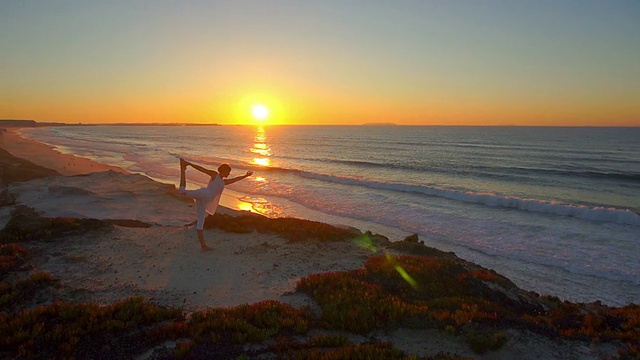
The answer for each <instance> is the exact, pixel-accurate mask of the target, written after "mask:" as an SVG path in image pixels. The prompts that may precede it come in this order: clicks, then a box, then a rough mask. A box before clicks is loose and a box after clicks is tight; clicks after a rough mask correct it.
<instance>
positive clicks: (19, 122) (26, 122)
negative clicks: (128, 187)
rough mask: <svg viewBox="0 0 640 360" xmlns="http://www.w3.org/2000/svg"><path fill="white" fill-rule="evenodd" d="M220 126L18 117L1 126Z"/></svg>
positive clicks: (0, 120)
mask: <svg viewBox="0 0 640 360" xmlns="http://www.w3.org/2000/svg"><path fill="white" fill-rule="evenodd" d="M100 125H113V126H220V124H203V123H99V124H84V123H74V124H69V123H59V122H38V121H35V120H17V119H0V127H3V126H4V127H39V126H100Z"/></svg>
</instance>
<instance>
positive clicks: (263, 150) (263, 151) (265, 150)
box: [250, 126, 271, 166]
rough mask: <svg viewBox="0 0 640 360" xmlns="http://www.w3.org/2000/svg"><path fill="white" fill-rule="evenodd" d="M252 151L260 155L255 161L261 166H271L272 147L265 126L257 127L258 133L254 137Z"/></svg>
mask: <svg viewBox="0 0 640 360" xmlns="http://www.w3.org/2000/svg"><path fill="white" fill-rule="evenodd" d="M250 151H251V152H252V153H254V154H256V155H258V156H256V157H255V158H253V163H254V164H255V165H259V166H269V165H270V164H271V162H270V161H269V156H271V148H270V147H269V144H268V143H267V135H266V133H265V128H264V126H259V127H258V128H257V129H256V135H255V136H254V138H253V147H252V148H251V149H250Z"/></svg>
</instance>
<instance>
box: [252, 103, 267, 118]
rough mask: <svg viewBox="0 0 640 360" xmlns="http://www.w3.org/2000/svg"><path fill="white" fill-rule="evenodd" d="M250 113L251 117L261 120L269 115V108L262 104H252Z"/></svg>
mask: <svg viewBox="0 0 640 360" xmlns="http://www.w3.org/2000/svg"><path fill="white" fill-rule="evenodd" d="M251 114H252V115H253V118H254V119H256V120H258V121H263V120H265V119H266V118H268V117H269V109H268V108H267V107H266V106H264V105H260V104H258V105H253V106H252V107H251Z"/></svg>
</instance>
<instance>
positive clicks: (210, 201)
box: [179, 158, 253, 251]
mask: <svg viewBox="0 0 640 360" xmlns="http://www.w3.org/2000/svg"><path fill="white" fill-rule="evenodd" d="M187 166H191V167H192V168H194V169H196V170H198V171H200V172H203V173H205V174H207V175H209V176H210V177H211V179H209V184H208V185H207V187H203V188H200V189H197V190H187V189H186V186H187V178H186V171H187ZM230 173H231V166H229V164H222V165H220V166H219V167H218V171H217V172H216V171H214V170H209V169H205V168H203V167H202V166H200V165H196V164H193V163H190V162H188V161H186V160H184V159H182V158H180V188H179V192H180V194H182V195H187V196H189V197H191V198H193V199H194V200H195V203H196V230H197V232H198V240H199V241H200V247H201V248H202V251H209V250H213V249H211V248H210V247H209V246H207V243H205V241H204V232H203V228H204V218H205V216H206V213H209V214H211V215H213V214H215V213H216V209H217V208H218V202H219V201H220V196H222V190H224V187H225V185H229V184H233V183H234V182H236V181H239V180H242V179H245V178H247V177H249V176H251V175H252V174H253V172H252V171H247V173H246V174H245V175H243V176H238V177H235V178H232V179H224V178H226V177H228V176H229V174H230Z"/></svg>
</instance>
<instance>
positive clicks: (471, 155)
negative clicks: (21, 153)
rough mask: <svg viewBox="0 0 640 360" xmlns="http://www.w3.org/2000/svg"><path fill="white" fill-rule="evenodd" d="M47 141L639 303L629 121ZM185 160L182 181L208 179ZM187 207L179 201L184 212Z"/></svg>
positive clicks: (72, 130) (637, 159)
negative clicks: (219, 180) (221, 172)
mask: <svg viewBox="0 0 640 360" xmlns="http://www.w3.org/2000/svg"><path fill="white" fill-rule="evenodd" d="M20 133H21V134H22V135H23V136H24V137H27V138H31V139H34V140H37V141H40V142H44V143H47V144H50V145H52V146H54V147H56V148H57V149H58V150H59V151H61V152H64V153H70V154H74V155H78V156H83V157H87V158H91V159H94V160H96V161H98V162H101V163H106V164H110V165H115V166H119V167H122V168H124V169H126V170H128V171H130V172H135V173H141V174H144V175H147V176H149V177H151V178H153V179H155V180H157V181H161V182H165V183H171V184H175V185H177V184H178V179H179V165H178V159H177V156H184V157H186V158H187V159H189V160H191V161H193V162H196V163H199V164H201V165H203V166H205V167H210V168H214V169H215V168H217V166H218V165H219V164H220V163H223V162H226V163H229V164H230V165H231V166H232V168H233V171H232V173H231V177H234V176H238V175H242V174H244V173H245V172H246V171H247V170H253V171H254V176H252V177H250V178H248V179H247V180H244V181H240V182H237V183H235V184H233V185H230V186H228V187H227V189H226V190H225V197H224V198H223V205H226V206H231V207H235V208H239V209H243V210H252V211H255V212H259V213H262V214H264V215H267V216H270V217H283V216H293V217H300V218H307V219H310V220H317V221H323V222H328V223H333V224H341V225H350V226H354V227H357V228H359V229H361V230H372V231H373V232H377V233H380V234H382V235H385V236H387V237H389V238H390V239H391V240H392V241H397V240H402V239H403V238H404V237H405V236H407V235H409V234H412V233H417V234H418V235H419V237H420V239H421V240H423V241H424V242H425V244H427V245H429V246H433V247H436V248H438V249H441V250H445V251H453V252H455V253H456V254H457V255H458V256H459V257H461V258H464V259H467V260H470V261H473V262H475V263H478V264H480V265H482V266H485V267H488V268H492V269H495V270H496V271H498V272H499V273H501V274H503V275H505V276H507V277H509V278H510V279H511V280H513V281H514V282H515V283H516V284H517V285H518V286H520V287H521V288H523V289H525V290H532V291H536V292H538V293H540V294H544V295H553V296H558V297H560V298H561V299H565V300H569V301H577V302H592V301H596V300H600V301H602V302H603V303H605V304H608V305H613V306H621V305H626V304H628V303H636V304H640V215H638V214H639V213H640V128H560V127H558V128H556V127H441V126H267V127H252V126H114V125H109V126H106V125H105V126H102V125H100V126H66V127H44V128H23V129H21V130H20ZM199 175H201V174H198V173H197V171H195V170H193V169H191V168H189V170H188V171H187V183H188V188H189V187H191V188H196V187H199V186H202V185H204V182H206V178H205V177H202V176H199ZM191 210H192V209H189V211H191Z"/></svg>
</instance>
